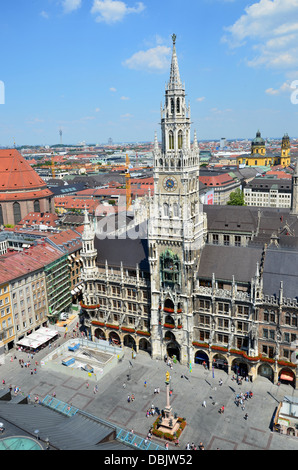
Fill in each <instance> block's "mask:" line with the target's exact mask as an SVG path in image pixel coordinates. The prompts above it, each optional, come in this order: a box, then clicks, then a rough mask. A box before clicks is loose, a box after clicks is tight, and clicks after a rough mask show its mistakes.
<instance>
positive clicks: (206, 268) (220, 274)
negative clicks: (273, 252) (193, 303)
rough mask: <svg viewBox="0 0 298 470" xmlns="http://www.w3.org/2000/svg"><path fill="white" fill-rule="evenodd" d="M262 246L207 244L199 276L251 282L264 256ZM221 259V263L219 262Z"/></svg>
mask: <svg viewBox="0 0 298 470" xmlns="http://www.w3.org/2000/svg"><path fill="white" fill-rule="evenodd" d="M262 253H263V249H262V247H243V246H239V247H238V246H216V245H205V246H204V248H203V250H202V255H201V259H200V265H199V269H198V277H200V278H207V279H211V278H212V274H213V273H214V275H215V278H216V279H217V280H225V281H232V279H233V276H234V278H235V281H236V282H244V283H249V282H250V281H251V279H252V278H253V277H254V275H255V273H256V268H257V263H259V264H260V262H261V258H262ZM218 260H220V263H219V262H218Z"/></svg>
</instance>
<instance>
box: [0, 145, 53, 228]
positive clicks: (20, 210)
mask: <svg viewBox="0 0 298 470" xmlns="http://www.w3.org/2000/svg"><path fill="white" fill-rule="evenodd" d="M52 196H53V193H52V191H50V190H49V189H48V187H47V185H46V183H45V182H44V181H43V179H42V178H40V176H39V175H38V174H37V173H36V171H35V170H34V169H33V168H32V167H31V165H30V164H29V163H28V162H27V161H26V160H25V159H24V157H23V156H22V155H21V154H20V152H18V151H17V150H16V149H1V150H0V226H1V225H6V224H11V225H16V224H17V223H18V222H19V221H20V220H21V219H22V218H24V217H25V216H26V215H27V214H29V212H53V210H54V208H53V207H52V204H51V198H52Z"/></svg>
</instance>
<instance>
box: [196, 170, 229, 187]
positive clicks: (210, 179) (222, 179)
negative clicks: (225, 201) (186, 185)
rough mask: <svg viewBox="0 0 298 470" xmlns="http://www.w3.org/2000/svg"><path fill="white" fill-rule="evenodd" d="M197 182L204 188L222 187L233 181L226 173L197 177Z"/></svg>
mask: <svg viewBox="0 0 298 470" xmlns="http://www.w3.org/2000/svg"><path fill="white" fill-rule="evenodd" d="M199 180H200V181H201V183H203V184H205V185H206V186H224V185H226V184H230V183H232V182H233V181H234V180H233V178H232V177H231V176H230V175H229V174H228V173H224V174H223V175H217V176H199Z"/></svg>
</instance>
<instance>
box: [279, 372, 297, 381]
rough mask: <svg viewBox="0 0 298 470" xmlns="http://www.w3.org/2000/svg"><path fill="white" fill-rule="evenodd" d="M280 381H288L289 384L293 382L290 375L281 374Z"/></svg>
mask: <svg viewBox="0 0 298 470" xmlns="http://www.w3.org/2000/svg"><path fill="white" fill-rule="evenodd" d="M280 380H289V381H290V382H292V381H293V380H294V377H293V376H292V375H290V374H285V373H283V374H281V375H280Z"/></svg>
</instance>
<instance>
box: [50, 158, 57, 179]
mask: <svg viewBox="0 0 298 470" xmlns="http://www.w3.org/2000/svg"><path fill="white" fill-rule="evenodd" d="M51 170H52V177H53V178H54V179H55V177H56V174H55V162H54V152H52V157H51Z"/></svg>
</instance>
